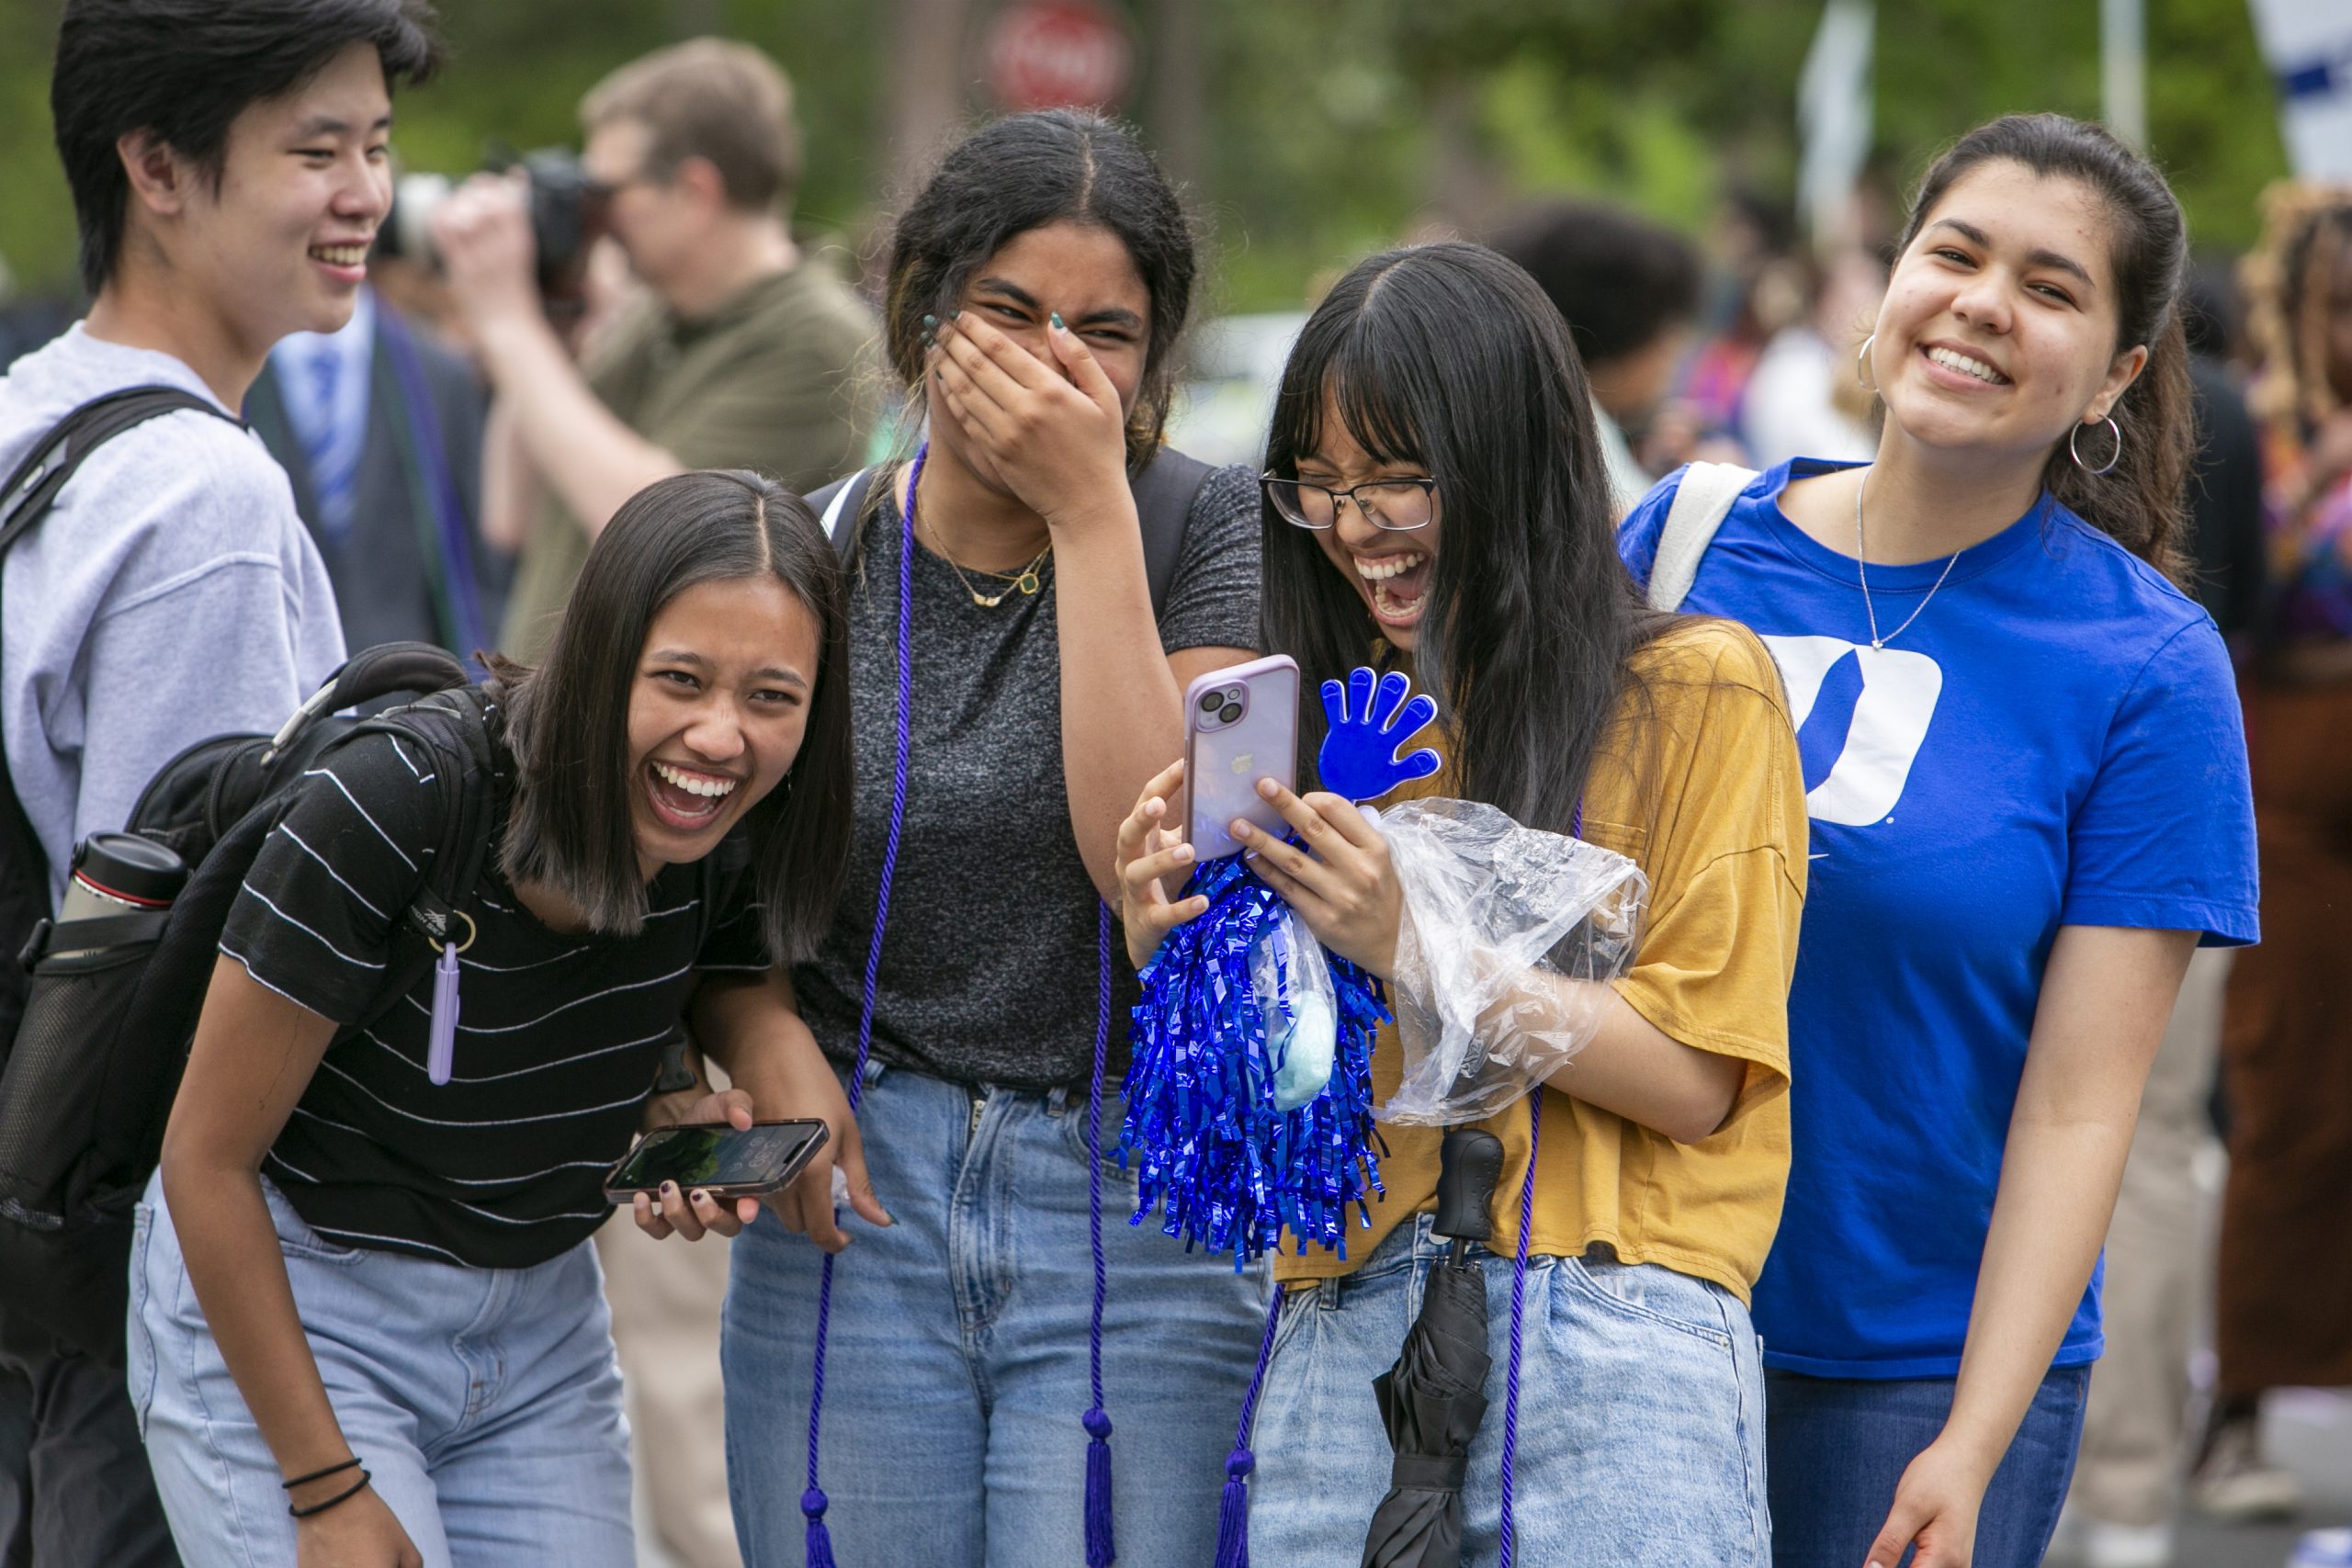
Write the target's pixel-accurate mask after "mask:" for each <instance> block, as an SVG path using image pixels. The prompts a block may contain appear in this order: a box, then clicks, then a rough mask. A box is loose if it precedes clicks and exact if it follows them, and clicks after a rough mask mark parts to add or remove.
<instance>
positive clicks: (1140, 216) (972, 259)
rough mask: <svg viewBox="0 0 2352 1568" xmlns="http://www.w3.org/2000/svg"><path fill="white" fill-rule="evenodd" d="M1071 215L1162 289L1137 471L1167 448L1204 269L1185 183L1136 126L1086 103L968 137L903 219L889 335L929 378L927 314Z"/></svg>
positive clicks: (1134, 454) (904, 364) (895, 355)
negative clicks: (1163, 165)
mask: <svg viewBox="0 0 2352 1568" xmlns="http://www.w3.org/2000/svg"><path fill="white" fill-rule="evenodd" d="M1064 220H1072V221H1076V222H1080V223H1091V224H1096V225H1099V226H1100V227H1102V228H1104V229H1107V230H1109V231H1111V232H1112V233H1114V234H1116V235H1117V236H1118V237H1119V239H1120V241H1121V243H1124V244H1125V246H1126V248H1127V254H1129V255H1130V256H1132V257H1133V258H1134V259H1135V264H1136V272H1138V273H1140V274H1142V276H1143V282H1144V288H1145V289H1146V291H1148V293H1149V294H1150V296H1151V334H1150V337H1149V339H1148V342H1147V344H1146V345H1145V353H1144V378H1143V387H1142V389H1141V390H1140V391H1139V392H1138V394H1137V396H1136V406H1135V412H1134V413H1133V414H1132V415H1131V416H1130V418H1129V419H1128V422H1127V466H1128V467H1129V468H1140V467H1142V466H1143V464H1144V462H1145V461H1146V460H1147V459H1148V458H1149V457H1150V456H1151V455H1152V453H1153V452H1155V451H1157V450H1158V449H1159V440H1160V432H1161V429H1162V427H1163V426H1164V425H1165V424H1166V423H1167V419H1168V400H1169V395H1170V391H1171V389H1172V388H1173V385H1174V378H1175V371H1176V354H1175V347H1176V343H1177V340H1178V338H1179V337H1181V336H1182V333H1183V331H1184V321H1185V318H1186V317H1187V316H1188V315H1189V314H1190V313H1191V311H1192V308H1193V281H1194V277H1195V275H1196V272H1197V267H1198V264H1197V261H1196V259H1195V256H1194V252H1193V226H1192V224H1191V222H1190V221H1189V220H1187V219H1186V217H1185V213H1184V207H1183V203H1182V202H1181V201H1180V200H1178V199H1177V196H1176V191H1175V188H1174V187H1173V186H1170V184H1169V182H1168V177H1167V176H1166V175H1163V174H1161V173H1160V170H1159V164H1157V163H1155V162H1153V160H1152V156H1151V154H1150V153H1148V152H1145V151H1144V148H1143V144H1142V143H1141V142H1140V141H1137V140H1136V137H1135V136H1134V134H1133V133H1131V132H1130V131H1128V130H1126V129H1125V127H1123V126H1120V125H1118V124H1116V123H1115V122H1114V121H1112V120H1108V119H1105V118H1103V117H1102V116H1101V115H1097V114H1091V113H1088V112H1086V111H1084V110H1081V109H1046V110H1043V111H1040V112H1038V113H1035V114H1017V115H1008V116H1006V117H1005V118H1002V119H998V120H992V121H990V122H989V124H987V125H984V126H982V127H981V128H980V129H979V130H976V131H974V132H973V133H972V134H971V135H970V136H967V137H966V138H965V139H964V140H963V141H960V142H958V143H956V146H955V147H954V148H953V149H952V150H950V151H949V152H948V154H947V156H946V157H945V158H944V160H942V161H941V163H940V165H939V168H938V170H937V172H935V173H934V174H933V175H932V176H931V178H930V179H929V180H928V181H926V182H925V183H924V185H923V186H922V190H921V191H920V192H919V193H918V194H917V195H916V197H915V198H914V199H913V200H912V201H911V202H910V203H908V205H907V209H906V210H905V211H904V212H903V213H901V214H900V215H899V221H898V224H897V227H896V229H895V231H894V232H893V237H892V240H891V244H890V268H889V282H888V289H887V291H886V293H885V296H884V299H883V306H882V341H883V346H884V349H885V351H886V352H887V353H888V355H889V359H890V366H891V368H892V369H893V370H895V371H896V372H897V373H898V375H899V379H900V380H901V381H902V382H903V383H904V384H905V385H906V386H907V387H909V388H910V389H912V388H920V387H921V386H922V373H923V364H922V355H923V350H922V319H923V317H924V316H926V315H933V316H945V315H947V314H948V313H949V312H950V311H951V310H954V309H955V306H956V300H957V299H959V298H961V296H962V294H963V291H964V286H965V285H966V284H967V283H968V282H970V281H971V277H972V275H973V274H974V273H975V272H977V271H978V270H979V268H980V266H981V265H983V264H985V263H986V262H987V261H988V259H989V257H990V256H992V255H994V254H996V253H997V252H998V251H1000V250H1001V249H1003V248H1004V246H1005V245H1006V244H1007V243H1010V242H1012V240H1013V239H1015V238H1017V237H1018V236H1020V235H1022V234H1025V233H1027V232H1028V231H1031V230H1032V229H1042V228H1044V227H1046V225H1047V224H1049V223H1058V222H1061V221H1064Z"/></svg>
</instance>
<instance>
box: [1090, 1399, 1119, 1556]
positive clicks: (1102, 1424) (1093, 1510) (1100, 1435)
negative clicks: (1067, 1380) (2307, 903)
mask: <svg viewBox="0 0 2352 1568" xmlns="http://www.w3.org/2000/svg"><path fill="white" fill-rule="evenodd" d="M1086 1436H1087V1439H1088V1440H1087V1444H1086V1568H1111V1564H1112V1563H1114V1562H1117V1561H1118V1557H1119V1548H1118V1545H1117V1543H1116V1542H1115V1541H1114V1540H1112V1538H1111V1417H1110V1416H1107V1415H1105V1414H1103V1411H1102V1410H1100V1409H1094V1410H1090V1411H1088V1412H1087V1413H1086Z"/></svg>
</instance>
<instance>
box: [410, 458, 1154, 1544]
mask: <svg viewBox="0 0 2352 1568" xmlns="http://www.w3.org/2000/svg"><path fill="white" fill-rule="evenodd" d="M930 457H931V444H930V443H929V442H925V443H923V445H922V446H920V447H918V448H917V449H916V451H915V460H914V465H913V469H912V472H911V473H910V475H909V477H908V480H907V503H906V505H904V506H903V507H901V508H899V699H898V720H897V741H898V751H897V761H896V764H895V772H894V773H893V776H892V779H891V784H890V830H889V834H888V837H887V838H886V839H885V840H883V845H882V875H881V879H880V885H879V886H878V887H877V888H876V893H875V899H874V936H873V939H872V941H871V942H868V943H867V945H866V949H865V995H864V997H863V998H861V1000H860V1002H859V1006H858V1015H857V1059H856V1062H855V1064H854V1066H853V1067H852V1068H851V1070H850V1078H849V1111H850V1114H851V1115H852V1116H853V1117H854V1116H855V1115H856V1114H857V1107H858V1103H859V1101H860V1100H863V1099H864V1098H865V1065H866V1059H867V1057H868V1056H869V1055H871V1054H872V1052H873V1048H874V1004H875V997H876V992H877V991H878V989H879V988H880V982H881V975H882V934H883V931H884V930H885V929H886V928H887V927H888V924H889V920H890V882H891V878H892V875H893V874H895V873H896V872H897V870H898V866H899V837H900V834H901V831H902V830H903V829H904V828H905V826H906V819H907V755H908V751H909V750H910V746H909V742H910V736H911V726H912V720H913V713H914V686H915V679H914V640H913V637H912V630H913V625H914V561H915V493H916V491H917V489H918V488H919V487H920V486H921V485H922V470H923V464H924V463H925V462H927V461H928V460H929V459H930ZM846 526H848V527H852V528H854V527H856V526H857V520H856V519H855V518H854V517H853V518H851V519H849V520H848V522H847V524H846ZM1094 946H1095V956H1096V959H1097V961H1098V971H1099V972H1098V976H1097V981H1096V1012H1095V1020H1094V1077H1093V1081H1092V1083H1091V1086H1090V1088H1089V1089H1088V1091H1087V1103H1086V1113H1087V1127H1086V1152H1087V1156H1088V1157H1087V1162H1086V1164H1087V1202H1088V1209H1089V1218H1090V1221H1091V1233H1090V1239H1091V1242H1092V1244H1093V1251H1094V1303H1093V1314H1092V1316H1091V1319H1090V1321H1089V1323H1088V1325H1087V1371H1088V1374H1089V1378H1090V1381H1091V1390H1092V1393H1093V1399H1094V1403H1093V1406H1092V1407H1091V1409H1089V1410H1088V1411H1087V1412H1086V1414H1085V1416H1084V1420H1083V1424H1084V1426H1085V1427H1086V1434H1087V1439H1088V1441H1087V1449H1086V1562H1087V1568H1110V1565H1111V1562H1112V1561H1113V1559H1114V1557H1115V1556H1116V1552H1115V1551H1114V1548H1113V1545H1112V1536H1111V1444H1110V1438H1111V1418H1110V1416H1107V1415H1105V1414H1104V1413H1103V1296H1104V1293H1105V1290H1106V1286H1107V1283H1108V1279H1107V1272H1106V1270H1105V1269H1104V1267H1103V1066H1104V1063H1105V1059H1106V1057H1107V1056H1108V1054H1109V1049H1110V1040H1111V910H1110V906H1108V905H1099V906H1098V907H1097V909H1096V914H1095V923H1094ZM454 996H455V993H454V991H453V992H452V999H453V1008H454ZM833 1259H834V1255H833V1254H831V1253H827V1254H826V1255H825V1261H824V1263H823V1265H822V1271H821V1273H820V1275H819V1278H818V1284H817V1334H816V1340H817V1348H816V1357H815V1363H814V1366H813V1368H812V1369H811V1371H812V1376H811V1378H810V1382H809V1485H808V1489H807V1490H806V1491H804V1492H802V1493H801V1494H800V1513H801V1517H804V1518H806V1519H807V1520H808V1521H809V1536H808V1543H807V1553H808V1554H807V1558H806V1568H834V1562H833V1542H832V1535H831V1531H829V1530H828V1529H826V1528H825V1509H826V1508H827V1506H829V1505H828V1500H827V1498H826V1496H825V1492H824V1488H822V1487H821V1486H820V1485H818V1483H817V1456H818V1450H819V1437H820V1432H821V1430H822V1427H823V1419H824V1411H825V1341H826V1337H827V1334H828V1331H829V1329H830V1328H831V1323H832V1313H833Z"/></svg>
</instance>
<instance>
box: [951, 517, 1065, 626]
mask: <svg viewBox="0 0 2352 1568" xmlns="http://www.w3.org/2000/svg"><path fill="white" fill-rule="evenodd" d="M918 521H920V517H918ZM922 526H923V531H924V532H925V533H927V534H931V546H932V548H933V549H934V550H937V551H938V552H939V558H940V559H941V560H944V561H945V562H946V563H947V569H948V570H950V571H953V572H954V573H955V574H956V581H958V582H960V583H962V584H963V585H964V592H967V593H969V594H970V595H971V596H972V603H973V604H978V606H979V607H980V608H981V609H983V610H993V609H995V608H996V607H997V606H998V605H999V604H1003V603H1004V602H1005V601H1006V600H1007V599H1010V598H1012V592H1013V590H1014V589H1019V590H1020V591H1021V596H1022V597H1023V598H1024V599H1026V598H1030V597H1032V596H1034V595H1035V593H1036V592H1037V589H1038V587H1039V585H1040V583H1041V581H1042V580H1041V579H1040V578H1039V577H1038V575H1037V569H1038V568H1040V567H1042V566H1044V565H1045V564H1046V557H1047V556H1050V555H1052V554H1053V553H1054V541H1053V540H1052V539H1051V538H1047V539H1046V547H1045V548H1044V549H1042V550H1039V551H1038V552H1037V553H1036V555H1035V557H1034V558H1031V560H1030V562H1029V564H1028V565H1027V566H1024V567H1023V568H1022V569H1021V570H1019V571H990V570H988V569H987V568H985V567H977V566H976V567H974V568H973V569H972V570H974V571H977V572H978V573H979V574H980V575H981V576H982V577H993V578H995V579H996V580H997V581H999V582H1001V583H1003V584H1004V586H1003V587H1002V588H1000V589H998V590H997V592H996V596H995V597H994V598H990V597H989V595H987V594H985V593H982V592H980V591H979V590H978V589H977V588H975V587H973V586H972V580H971V579H970V578H969V577H967V576H966V575H965V574H964V565H963V563H962V562H961V561H959V560H957V559H956V558H955V557H954V556H951V555H949V554H948V553H947V547H946V546H944V545H943V544H941V543H940V542H939V536H938V535H937V534H935V533H932V532H931V525H929V524H928V523H925V524H923V525H922Z"/></svg>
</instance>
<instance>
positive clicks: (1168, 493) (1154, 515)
mask: <svg viewBox="0 0 2352 1568" xmlns="http://www.w3.org/2000/svg"><path fill="white" fill-rule="evenodd" d="M877 471H878V470H876V469H874V468H861V469H859V470H858V471H857V472H856V473H854V474H852V475H850V476H849V477H848V478H847V479H836V480H834V481H833V482H832V483H831V484H829V485H827V486H826V487H825V488H824V489H822V490H820V491H815V492H814V493H812V494H811V495H810V496H809V506H810V507H812V508H813V509H814V510H815V511H816V513H817V521H818V524H819V525H820V526H821V527H822V528H823V529H824V531H825V536H826V537H827V538H829V539H831V540H832V542H833V548H834V549H835V550H836V551H838V552H839V553H840V555H841V558H842V559H843V560H847V559H849V558H850V557H852V556H853V555H854V554H855V553H856V550H857V520H858V519H859V518H860V517H862V516H864V515H865V498H866V491H868V490H869V489H870V488H871V487H872V485H873V481H874V476H875V474H876V472H877ZM1215 472H1216V469H1215V468H1211V467H1210V466H1209V465H1208V464H1206V463H1204V462H1202V461H1201V460H1200V459H1199V458H1197V457H1186V456H1184V454H1183V453H1182V452H1177V451H1171V450H1170V449H1169V448H1167V447H1162V448H1160V450H1159V453H1158V455H1157V456H1155V457H1153V458H1152V460H1151V462H1150V463H1149V464H1148V465H1147V466H1146V468H1144V470H1143V472H1142V473H1140V474H1138V475H1136V478H1135V481H1134V483H1135V496H1136V516H1137V517H1138V518H1140V519H1141V520H1142V524H1143V565H1144V575H1145V577H1146V578H1147V579H1148V581H1149V582H1150V584H1151V608H1152V613H1153V614H1154V615H1158V614H1159V612H1161V611H1163V610H1165V609H1166V608H1167V607H1168V589H1169V585H1170V583H1171V582H1173V581H1175V578H1176V561H1177V558H1178V557H1180V556H1181V555H1182V554H1183V550H1184V528H1185V525H1186V524H1187V523H1189V522H1190V521H1191V519H1192V515H1193V502H1195V501H1197V500H1198V499H1199V498H1200V493H1201V487H1202V486H1204V485H1205V484H1207V483H1208V481H1209V476H1210V475H1211V474H1214V473H1215Z"/></svg>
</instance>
